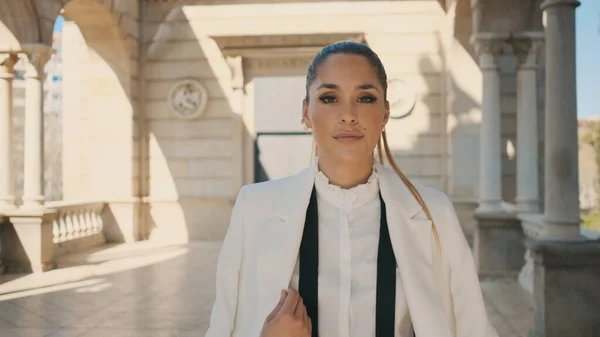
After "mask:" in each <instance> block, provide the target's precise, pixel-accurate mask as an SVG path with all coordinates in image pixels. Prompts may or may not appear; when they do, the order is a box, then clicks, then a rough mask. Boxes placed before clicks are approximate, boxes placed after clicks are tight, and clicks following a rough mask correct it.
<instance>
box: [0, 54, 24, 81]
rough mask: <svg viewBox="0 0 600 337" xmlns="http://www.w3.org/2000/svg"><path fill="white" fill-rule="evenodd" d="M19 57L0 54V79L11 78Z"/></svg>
mask: <svg viewBox="0 0 600 337" xmlns="http://www.w3.org/2000/svg"><path fill="white" fill-rule="evenodd" d="M18 61H19V57H18V56H17V54H14V53H2V54H0V78H12V77H13V76H14V75H13V71H14V70H15V64H17V62H18Z"/></svg>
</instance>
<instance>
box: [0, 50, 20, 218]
mask: <svg viewBox="0 0 600 337" xmlns="http://www.w3.org/2000/svg"><path fill="white" fill-rule="evenodd" d="M17 61H18V57H17V56H16V55H15V54H0V168H2V170H0V211H2V210H6V209H12V208H14V207H15V197H14V195H13V193H14V179H13V170H12V117H13V112H12V111H13V89H12V82H13V78H14V74H13V70H14V65H15V64H16V63H17Z"/></svg>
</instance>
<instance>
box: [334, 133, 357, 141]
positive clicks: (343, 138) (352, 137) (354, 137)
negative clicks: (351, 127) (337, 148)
mask: <svg viewBox="0 0 600 337" xmlns="http://www.w3.org/2000/svg"><path fill="white" fill-rule="evenodd" d="M334 138H335V139H336V140H338V141H340V142H355V141H358V140H361V139H362V138H363V136H359V135H339V136H336V137H334Z"/></svg>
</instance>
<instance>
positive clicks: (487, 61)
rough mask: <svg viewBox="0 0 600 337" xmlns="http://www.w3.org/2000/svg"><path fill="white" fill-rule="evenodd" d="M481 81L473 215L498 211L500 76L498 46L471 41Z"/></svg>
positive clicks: (499, 185) (479, 40)
mask: <svg viewBox="0 0 600 337" xmlns="http://www.w3.org/2000/svg"><path fill="white" fill-rule="evenodd" d="M475 49H476V51H477V54H478V57H479V67H480V68H481V74H482V78H483V95H482V99H481V113H482V120H481V131H480V137H481V138H480V156H481V157H480V160H479V165H480V166H479V172H480V178H479V184H480V186H479V207H478V208H477V210H476V212H477V213H492V212H500V211H501V210H502V175H501V164H502V162H501V160H502V152H501V145H500V74H499V64H498V62H499V56H500V54H501V52H502V45H501V44H500V42H499V41H497V40H495V39H484V38H480V37H476V38H475Z"/></svg>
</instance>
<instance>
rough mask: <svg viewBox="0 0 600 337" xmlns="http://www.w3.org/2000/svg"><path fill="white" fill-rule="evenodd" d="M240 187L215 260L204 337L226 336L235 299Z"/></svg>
mask: <svg viewBox="0 0 600 337" xmlns="http://www.w3.org/2000/svg"><path fill="white" fill-rule="evenodd" d="M245 198H246V188H245V186H244V187H242V189H241V190H240V192H239V193H238V196H237V200H236V201H235V205H234V206H233V210H232V213H231V220H230V223H229V228H228V230H227V234H226V235H225V239H224V240H223V245H222V246H221V251H220V253H219V258H218V261H217V282H216V299H215V303H214V305H213V309H212V313H211V316H210V325H209V328H208V331H207V332H206V335H205V337H230V336H231V333H232V331H233V328H234V323H235V315H236V310H237V302H238V285H239V276H240V269H241V266H242V258H243V251H244V212H243V208H244V204H245Z"/></svg>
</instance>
